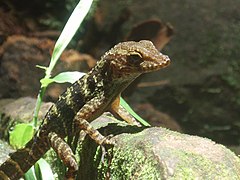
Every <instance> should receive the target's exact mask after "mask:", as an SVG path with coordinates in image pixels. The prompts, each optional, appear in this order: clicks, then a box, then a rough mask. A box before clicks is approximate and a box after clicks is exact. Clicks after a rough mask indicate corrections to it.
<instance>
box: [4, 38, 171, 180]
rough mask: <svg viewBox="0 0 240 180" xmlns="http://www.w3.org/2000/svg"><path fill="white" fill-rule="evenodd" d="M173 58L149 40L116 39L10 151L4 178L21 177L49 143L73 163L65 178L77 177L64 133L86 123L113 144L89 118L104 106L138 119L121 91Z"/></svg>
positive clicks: (83, 127) (104, 141) (67, 162)
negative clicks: (127, 107) (122, 102)
mask: <svg viewBox="0 0 240 180" xmlns="http://www.w3.org/2000/svg"><path fill="white" fill-rule="evenodd" d="M169 63H170V59H169V58H168V56H166V55H163V54H162V53H160V52H159V51H158V50H157V49H156V48H155V47H154V45H153V44H152V42H150V41H147V40H142V41H139V42H134V41H129V42H123V43H119V44H117V45H115V46H114V47H113V48H112V49H110V50H109V51H108V52H106V53H105V54H104V55H103V56H102V57H101V59H100V60H99V61H98V62H97V64H96V65H95V66H94V68H93V69H92V70H91V71H90V72H88V73H87V74H86V75H84V76H83V77H82V78H80V79H79V80H78V81H76V82H75V83H74V84H73V85H71V86H70V87H69V88H67V90H66V91H65V92H64V93H63V94H62V95H61V96H60V97H59V99H58V101H57V102H56V103H55V104H54V105H53V106H52V107H51V108H50V110H49V111H48V112H47V114H46V116H45V118H44V120H43V122H42V125H41V126H40V128H39V130H38V131H37V133H36V134H35V135H34V137H33V138H32V140H30V141H29V142H28V143H27V145H26V146H25V148H23V149H19V150H17V151H16V152H14V153H12V154H10V158H9V159H7V160H6V161H5V162H4V163H3V164H2V165H1V166H0V180H7V179H8V180H9V179H10V180H15V179H19V178H20V177H22V176H23V175H24V173H25V172H26V171H27V170H28V169H30V168H31V166H32V165H34V164H35V163H36V161H37V160H38V159H40V158H41V157H42V156H43V155H44V154H45V153H46V152H47V151H48V150H49V149H50V148H53V149H54V150H55V152H56V153H57V154H58V156H59V158H60V159H61V160H62V161H63V163H64V164H65V165H66V166H67V167H68V170H67V173H66V178H68V179H73V178H74V177H75V174H76V171H77V170H78V164H77V162H76V160H75V158H74V154H73V152H72V150H71V148H70V147H69V145H68V144H67V143H66V142H65V141H64V138H65V137H66V136H69V135H74V134H75V133H76V132H78V131H79V130H80V129H81V130H84V131H85V132H86V133H87V134H88V135H89V136H90V137H91V138H92V139H93V140H95V141H96V143H98V144H100V145H101V144H112V141H111V140H109V139H107V138H105V137H104V136H103V135H101V134H100V133H99V132H98V131H97V130H96V129H94V128H93V127H92V126H91V125H90V124H89V123H90V122H91V121H92V120H94V119H96V118H97V117H99V116H100V115H101V114H103V113H104V112H105V111H112V112H114V113H115V114H117V115H119V116H120V117H122V118H123V119H124V120H125V121H127V122H128V123H129V124H135V125H139V124H138V123H137V121H135V119H134V118H133V117H131V116H128V114H127V111H126V110H124V108H122V107H121V106H120V104H119V97H120V93H121V92H122V91H123V90H124V89H125V88H126V87H127V86H128V85H129V84H130V83H131V82H132V81H133V80H134V79H135V78H136V77H138V76H139V75H140V74H142V73H147V72H152V71H156V70H159V69H161V68H163V67H166V66H167V65H168V64H169Z"/></svg>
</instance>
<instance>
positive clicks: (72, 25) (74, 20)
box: [46, 0, 93, 76]
mask: <svg viewBox="0 0 240 180" xmlns="http://www.w3.org/2000/svg"><path fill="white" fill-rule="evenodd" d="M92 2H93V0H81V1H80V2H79V3H78V5H77V6H76V7H75V9H74V11H73V12H72V14H71V16H70V18H69V19H68V22H67V24H66V25H65V27H64V29H63V31H62V33H61V35H60V37H59V38H58V40H57V42H56V44H55V47H54V49H53V53H52V57H51V62H50V65H49V68H48V69H47V71H46V75H47V76H50V74H51V71H52V69H53V68H54V66H55V64H56V62H57V60H58V58H59V57H60V55H61V54H62V52H63V50H64V49H65V48H66V47H67V45H68V43H69V42H70V41H71V39H72V37H73V36H74V34H75V33H76V31H77V29H78V28H79V26H80V25H81V23H82V21H83V19H84V18H85V16H86V15H87V13H88V12H89V9H90V7H91V5H92Z"/></svg>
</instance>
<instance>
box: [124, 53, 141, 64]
mask: <svg viewBox="0 0 240 180" xmlns="http://www.w3.org/2000/svg"><path fill="white" fill-rule="evenodd" d="M142 61H143V60H142V57H141V56H140V55H138V54H132V55H129V56H127V62H128V63H130V64H134V65H137V64H140V63H141V62H142Z"/></svg>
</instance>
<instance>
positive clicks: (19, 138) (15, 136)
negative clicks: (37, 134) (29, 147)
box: [9, 123, 34, 149]
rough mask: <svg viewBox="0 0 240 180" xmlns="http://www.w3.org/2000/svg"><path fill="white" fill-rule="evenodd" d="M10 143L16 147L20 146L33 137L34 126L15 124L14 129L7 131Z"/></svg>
mask: <svg viewBox="0 0 240 180" xmlns="http://www.w3.org/2000/svg"><path fill="white" fill-rule="evenodd" d="M9 133H10V137H9V141H10V144H11V145H12V146H13V147H14V148H16V149H19V148H22V147H24V145H25V144H26V143H27V142H28V141H29V140H30V139H31V138H32V137H33V134H34V127H33V125H31V124H25V123H23V124H17V125H16V126H15V127H14V130H13V131H11V132H9Z"/></svg>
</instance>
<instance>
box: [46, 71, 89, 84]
mask: <svg viewBox="0 0 240 180" xmlns="http://www.w3.org/2000/svg"><path fill="white" fill-rule="evenodd" d="M84 74H85V73H81V72H78V71H72V72H62V73H60V74H58V75H56V76H55V77H54V78H52V79H51V80H53V81H54V82H56V83H66V82H69V83H74V82H75V81H77V80H78V79H80V78H81V77H82V76H83V75H84Z"/></svg>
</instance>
